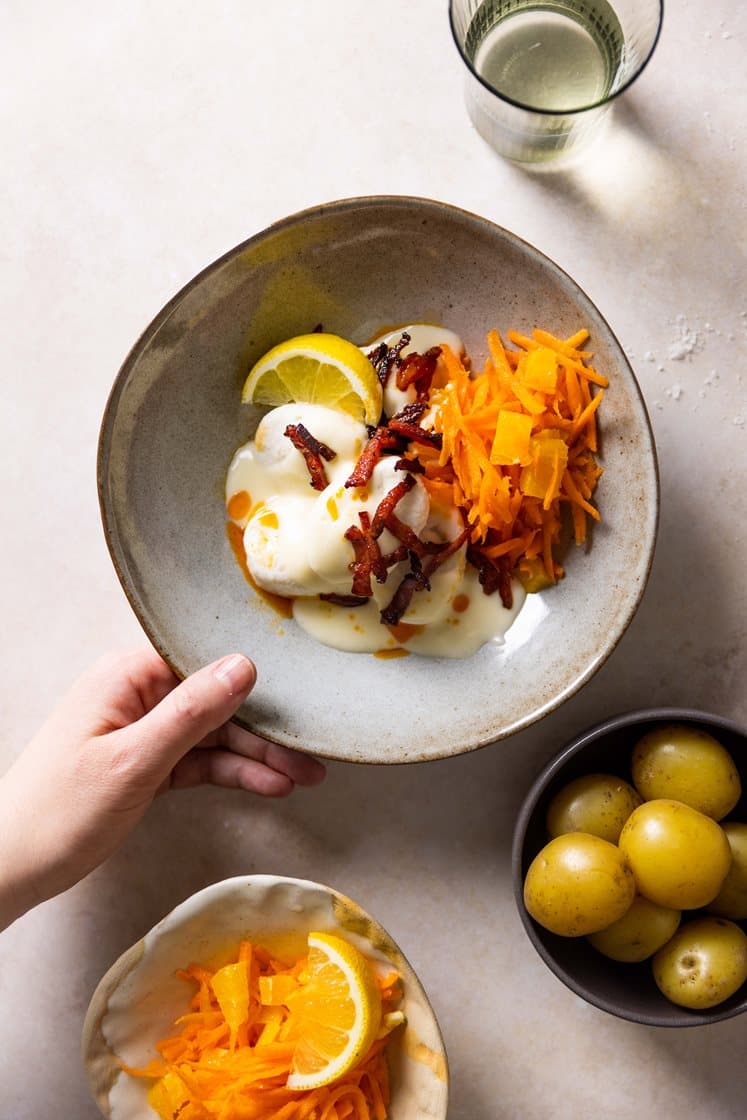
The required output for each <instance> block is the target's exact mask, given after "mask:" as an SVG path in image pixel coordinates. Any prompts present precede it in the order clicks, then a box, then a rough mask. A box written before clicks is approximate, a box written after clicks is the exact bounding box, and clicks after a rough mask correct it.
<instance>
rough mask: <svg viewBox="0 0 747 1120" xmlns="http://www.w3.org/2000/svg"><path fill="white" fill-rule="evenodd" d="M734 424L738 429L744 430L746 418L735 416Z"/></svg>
mask: <svg viewBox="0 0 747 1120" xmlns="http://www.w3.org/2000/svg"><path fill="white" fill-rule="evenodd" d="M732 424H734V425H736V427H737V428H743V427H744V416H735V417H734V419H733V420H732Z"/></svg>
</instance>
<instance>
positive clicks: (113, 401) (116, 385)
mask: <svg viewBox="0 0 747 1120" xmlns="http://www.w3.org/2000/svg"><path fill="white" fill-rule="evenodd" d="M382 206H385V207H393V208H395V209H407V208H410V207H413V206H415V207H422V208H424V209H425V210H429V211H434V212H435V213H437V214H439V215H441V216H442V215H443V214H444V212H446V213H447V214H450V215H451V216H452V217H454V218H456V219H459V220H461V221H467V222H469V223H476V224H477V225H479V226H482V227H483V228H485V229H487V230H489V231H490V232H492V233H496V232H497V233H499V234H500V235H501V236H502V237H504V238H506V239H507V240H508V241H509V242H512V243H514V244H517V245H519V246H520V247H522V248H523V249H525V250H526V251H528V252H529V253H530V254H534V255H535V256H536V257H537V258H538V259H539V260H540V261H541V262H542V263H543V264H544V265H545V266H549V267H550V269H551V270H552V271H554V272H555V273H556V274H558V275H559V276H560V278H561V279H562V280H563V281H565V282H566V283H567V284H569V285H570V287H571V288H572V289H573V290H574V292H575V293H576V294H577V295H580V296H581V298H582V299H583V300H585V301H586V302H587V303H588V304H589V306H590V308H591V309H592V310H593V311H594V312H595V314H596V315H597V316H598V318H599V320H600V322H601V323H602V325H603V326H604V329H605V330H606V331H607V334H608V337H609V339H610V340H611V342H612V343H613V344H614V346H615V347H617V349H618V351H619V354H620V358H621V360H622V363H623V366H624V368H625V370H626V372H627V377H626V380H627V381H628V382H629V389H630V391H631V393H632V394H633V395H634V396H635V397H636V399H637V402H638V405H639V407H640V411H641V419H642V425H643V429H644V431H645V434H646V436H647V440H648V444H649V446H650V452H651V469H652V481H653V494H652V507H653V508H652V514H653V516H652V531H651V536H650V540H649V542H648V555H647V558H646V565H645V570H643V571H642V572H641V579H640V583H639V585H638V587H637V589H636V590H635V592H634V593H633V594H632V595H631V597H630V609H629V611H628V613H627V616H626V617H625V618H624V619H623V620H622V621H618V623H617V625H616V626H615V627H614V628H613V629H612V630H610V631H608V632H607V633H606V637H605V644H604V647H603V648H602V649H601V651H598V652H597V654H596V656H594V657H591V658H589V660H588V663H587V664H586V665H585V667H584V669H583V671H582V672H580V673H578V674H577V675H576V676H575V677H574V679H573V680H572V681H570V682H569V683H568V685H567V686H566V687H565V688H564V689H563V690H562V691H560V692H559V693H558V694H557V695H555V696H553V697H552V698H551V699H550V700H548V701H546V702H545V703H544V704H541V705H539V706H537V707H536V708H534V709H532V710H531V711H530V712H529V713H528V714H526V715H524V716H521V717H518V718H517V719H515V720H514V721H513V722H512V723H510V724H508V725H506V726H504V727H502V728H499V729H498V730H497V731H496V730H494V729H491V730H490V732H487V731H479V732H477V733H473V734H471V735H470V737H469V738H468V739H466V740H464V741H463V742H462V743H461V745H460V749H459V750H458V751H455V750H452V749H448V748H446V749H442V750H439V749H435V750H431V751H429V752H428V753H427V754H422V755H419V756H410V757H407V758H396V759H390V758H367V759H365V760H361V759H358V758H353V757H347V756H346V755H344V754H340V753H339V752H331V753H325V751H324V749H323V748H321V749H320V748H319V747H315V748H313V753H314V754H315V755H317V756H319V757H321V758H327V759H329V760H331V761H354V762H361V761H365V763H366V764H367V765H382V766H383V765H386V766H390V765H406V764H409V763H413V762H429V761H436V760H438V759H443V758H451V757H454V756H455V755H460V754H469V753H471V752H472V751H475V750H479V749H481V748H483V747H486V746H489V745H490V744H491V743H495V742H498V741H500V740H501V739H507V738H510V737H511V736H512V735H515V734H516V733H517V732H519V731H523V730H524V729H525V728H527V727H530V726H531V725H532V724H534V723H537V722H538V721H539V720H541V719H544V718H545V716H547V715H549V714H550V713H551V712H553V711H555V710H556V709H557V708H559V707H560V706H561V705H562V704H563V703H565V701H566V700H568V699H570V697H571V696H573V695H575V693H576V692H578V691H579V690H580V689H581V688H582V687H583V686H584V685H585V684H586V683H587V682H588V681H589V680H590V679H591V678H592V677H593V676H594V674H595V673H596V672H597V671H598V670H599V669H600V668H601V667H602V665H603V664H604V663H605V662H606V661H607V659H608V658H609V657H610V656H611V655H612V653H613V652H614V651H615V649H616V648H617V646H618V644H619V643H620V641H621V639H622V637H623V635H624V634H625V632H626V630H627V628H628V626H629V624H630V622H631V621H632V619H633V617H634V616H635V614H636V612H637V610H638V608H639V606H640V603H641V600H642V598H643V595H644V594H645V591H646V587H647V585H648V581H649V577H650V574H651V568H652V565H653V560H654V555H655V551H656V541H657V536H658V529H659V521H660V513H661V476H660V469H659V461H658V456H657V451H656V441H655V439H654V432H653V426H652V423H651V418H650V416H649V413H648V409H647V407H646V401H645V399H644V396H643V392H642V390H641V386H640V384H639V382H638V379H637V377H636V375H635V372H634V371H633V368H632V366H631V365H630V362H629V360H628V358H627V355H626V353H625V350H624V348H623V346H622V343H621V342H620V340H619V339H618V337H617V335H616V334H615V332H614V331H613V330H612V328H611V326H610V324H609V323H608V321H607V319H606V318H605V316H604V315H603V314H602V313H601V311H600V310H599V308H598V307H597V305H596V303H594V301H593V300H592V299H591V297H590V296H589V295H588V294H587V293H586V291H585V290H584V289H583V288H582V287H581V285H580V284H579V283H578V282H577V281H576V280H575V279H574V278H573V277H572V276H571V275H570V274H569V273H568V272H566V270H565V269H564V268H562V267H561V266H560V265H559V264H558V263H557V262H556V261H554V260H553V259H552V258H551V257H549V256H548V255H547V254H546V253H544V252H542V250H541V249H538V248H537V247H536V246H535V245H534V244H532V242H530V241H527V240H526V239H525V238H522V237H520V236H519V235H518V234H516V233H513V232H512V231H511V230H508V229H506V227H505V226H502V225H499V224H498V223H497V222H494V221H492V220H490V219H489V218H485V217H483V216H482V215H480V214H476V213H474V212H473V211H470V210H466V209H464V208H463V207H459V206H455V205H453V204H452V203H448V202H442V201H439V200H437V199H433V198H427V197H424V196H417V195H398V194H381V195H361V196H349V197H345V198H340V199H336V200H332V201H329V202H324V203H318V204H316V205H312V206H309V207H306V208H304V209H302V210H298V211H295V212H294V213H292V214H289V215H287V216H285V217H283V218H280V219H278V220H276V221H275V222H272V223H271V224H270V225H268V226H266V227H264V228H263V229H261V230H259V231H258V232H257V233H255V234H253V235H252V236H251V237H249V238H247V239H245V240H244V241H241V242H239V243H238V244H237V245H234V246H233V247H232V248H230V249H228V250H227V251H226V252H224V253H222V254H221V255H220V256H219V257H217V258H216V259H215V260H213V261H212V262H210V263H209V264H207V265H206V266H205V267H204V268H202V269H201V270H200V271H199V272H197V273H196V274H195V276H193V277H192V279H191V280H189V281H188V282H187V283H186V284H185V285H184V286H183V287H182V288H180V289H179V291H178V292H176V293H175V295H173V296H172V297H171V299H170V300H168V302H167V303H165V304H164V306H163V307H162V308H161V310H160V311H159V312H158V313H157V314H156V315H155V316H154V318H153V319H152V320H151V321H150V323H149V324H148V325H147V326H146V327H145V328H144V329H143V330H142V331H141V333H140V335H139V336H138V337H137V339H136V340H135V342H134V343H133V344H132V346H131V347H130V349H129V351H128V352H127V355H126V357H125V358H124V361H123V362H122V364H121V366H120V368H119V370H118V372H117V374H116V377H115V379H114V382H113V384H112V387H111V389H110V392H109V395H108V398H107V401H106V405H105V407H104V412H103V415H102V419H101V425H100V428H99V437H98V444H97V453H96V484H97V495H98V504H99V514H100V517H101V522H102V527H103V530H104V538H105V541H106V546H107V549H108V551H109V556H110V558H111V561H112V564H113V565H114V570H115V572H116V575H117V578H118V580H119V583H120V586H121V587H122V590H123V591H124V594H125V597H126V599H127V601H128V602H129V604H130V607H131V609H132V611H133V613H134V614H135V617H136V619H137V620H138V622H139V624H140V626H141V628H142V629H143V631H144V632H145V635H146V637H147V638H148V640H149V642H150V643H151V645H152V646H153V648H154V649H155V650H156V652H157V653H158V654H159V656H160V657H161V658H162V659H163V660H164V661H165V662H166V664H167V665H168V666H169V668H170V669H171V671H172V672H173V673H174V675H175V676H176V677H177V678H178V679H179V680H183V679H184V678H185V676H186V675H187V674H186V673H185V671H184V669H182V668H181V667H180V665H179V663H178V658H177V656H176V655H174V654H173V653H171V652H170V651H169V650H168V649H167V648H166V646H165V645H164V643H162V642H161V641H159V639H158V637H157V636H156V633H155V627H154V626H153V625H152V623H151V621H150V620H149V619H148V617H147V614H146V612H145V611H143V610H142V609H141V607H140V605H139V603H138V598H137V595H136V594H135V592H134V590H133V589H131V588H130V587H129V584H128V576H127V573H126V569H125V565H124V564H123V563H121V562H120V560H119V557H118V552H117V541H118V539H119V533H118V529H117V527H116V523H115V517H114V514H113V511H112V512H111V513H110V511H109V503H108V496H107V476H108V464H109V452H110V448H111V442H112V433H113V428H114V424H115V421H116V412H117V406H118V404H119V400H120V397H121V395H122V392H123V390H124V388H125V385H126V383H127V379H128V377H129V375H130V372H131V370H132V368H133V366H134V365H135V363H136V361H137V360H138V358H139V356H140V354H141V352H142V351H143V350H144V348H145V347H146V346H147V344H148V343H149V341H150V340H151V339H152V338H153V337H154V336H155V335H156V334H157V332H158V331H159V330H160V328H161V327H162V326H163V324H164V323H165V322H166V321H167V320H168V318H169V317H170V316H171V315H172V313H173V312H174V311H175V310H176V308H177V307H178V306H179V304H180V303H181V302H182V301H183V300H184V299H185V298H186V297H187V296H188V295H189V294H190V293H191V292H192V291H193V290H194V289H195V288H196V287H197V286H198V285H199V284H200V283H202V281H203V280H204V279H205V278H206V277H208V276H210V275H211V274H212V273H214V272H217V271H218V270H219V269H220V268H222V267H223V265H224V264H226V263H228V262H229V261H230V260H231V259H233V258H234V257H236V256H238V255H240V254H243V253H244V252H246V251H247V250H248V249H250V248H251V247H252V246H253V245H255V244H258V243H260V242H261V241H262V240H263V239H264V238H266V237H267V236H268V235H269V234H271V233H275V232H279V231H281V230H284V229H289V228H292V227H293V226H296V225H298V224H300V223H302V222H304V221H306V220H308V219H309V218H322V217H324V216H326V215H329V214H331V213H345V212H346V211H349V210H360V209H365V210H368V209H374V208H377V207H382ZM232 720H233V722H235V723H237V724H238V725H239V726H240V727H243V728H244V729H246V730H247V731H251V732H254V733H256V731H255V728H254V727H253V725H252V724H251V722H250V721H249V720H247V719H245V718H243V717H242V716H241V714H240V713H236V714H235V715H234V716H233V717H232ZM263 737H264V738H266V739H267V740H269V741H272V742H277V743H280V744H281V745H285V746H289V745H291V744H289V743H287V742H285V741H284V740H283V739H282V737H281V738H278V739H273V738H272V735H271V734H270V733H269V732H263ZM293 746H294V749H297V750H301V751H304V750H307V751H308V752H311V748H304V747H303V745H301V744H297V743H294V744H293Z"/></svg>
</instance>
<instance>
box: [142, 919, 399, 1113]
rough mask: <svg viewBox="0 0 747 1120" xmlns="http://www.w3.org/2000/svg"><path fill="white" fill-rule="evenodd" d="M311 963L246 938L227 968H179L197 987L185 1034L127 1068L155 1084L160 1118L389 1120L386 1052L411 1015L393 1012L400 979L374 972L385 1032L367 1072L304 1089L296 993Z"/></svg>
mask: <svg viewBox="0 0 747 1120" xmlns="http://www.w3.org/2000/svg"><path fill="white" fill-rule="evenodd" d="M305 966H306V958H305V957H301V958H300V959H299V960H297V961H295V962H294V963H293V964H291V965H288V964H287V963H283V962H281V961H278V960H276V959H275V958H274V957H273V956H272V955H271V954H270V953H269V952H268V951H267V949H265V948H264V947H263V946H260V945H253V944H252V943H251V942H249V941H242V942H241V944H240V946H239V948H238V951H237V953H236V960H235V961H234V962H232V963H230V964H227V965H224V966H223V967H222V968H219V969H216V970H211V969H207V968H203V967H202V966H201V965H197V964H192V965H190V966H189V968H186V969H180V970H178V971H177V973H176V975H177V976H178V977H179V978H181V979H183V980H185V981H188V982H191V983H193V984H196V985H197V990H196V991H195V992H194V994H193V996H192V998H191V1000H189V1003H188V1008H189V1009H188V1010H187V1011H186V1012H185V1014H184V1015H182V1016H180V1017H179V1018H178V1019H177V1020H176V1023H175V1026H177V1027H179V1032H178V1034H175V1035H173V1036H171V1037H169V1038H164V1039H162V1040H161V1041H160V1042H158V1043H157V1046H156V1049H157V1050H158V1053H159V1054H160V1058H154V1059H153V1060H151V1061H150V1062H149V1063H148V1064H147V1065H146V1066H144V1067H141V1068H138V1069H134V1068H132V1067H129V1066H125V1065H123V1069H124V1070H125V1072H126V1073H128V1074H130V1075H132V1076H133V1077H140V1078H148V1079H151V1080H153V1085H152V1086H151V1087H150V1089H149V1091H148V1102H149V1104H150V1106H151V1108H153V1110H154V1111H155V1113H156V1114H157V1115H158V1116H159V1117H160V1118H161V1120H387V1116H388V1105H389V1071H388V1066H387V1061H386V1054H385V1047H386V1044H387V1041H388V1034H387V1032H388V1031H389V1030H391V1029H393V1026H394V1025H396V1023H397V1022H398V1021H401V1018H402V1016H401V1013H397V1014H396V1015H394V1016H392V1014H391V1013H392V1012H393V1011H394V1010H395V1008H396V1007H397V1005H398V1003H399V1002H400V1000H401V998H402V990H401V983H400V977H399V974H398V973H397V972H394V971H392V972H389V973H387V974H385V975H383V976H380V975H379V974H378V973H377V972H376V971H375V970H374V975H375V977H376V983H377V986H378V988H379V992H380V994H381V1001H382V1029H381V1031H380V1032H379V1037H378V1038H377V1040H376V1041H375V1042H374V1043H373V1045H372V1046H371V1048H370V1049H369V1051H368V1053H367V1054H366V1055H365V1056H364V1057H363V1058H362V1060H361V1061H360V1062H359V1063H358V1065H356V1066H355V1067H354V1068H353V1069H352V1070H350V1071H349V1072H348V1073H345V1074H343V1075H342V1076H341V1077H339V1078H338V1079H337V1080H335V1081H334V1082H333V1083H332V1084H331V1085H326V1086H324V1087H322V1088H319V1089H312V1090H308V1091H298V1090H292V1089H288V1088H287V1087H286V1081H287V1079H288V1075H289V1074H290V1072H291V1069H292V1064H293V1055H294V1050H295V1046H296V1042H295V1037H296V1030H297V1027H296V1024H297V1021H298V1011H297V1010H296V1005H295V1004H294V1000H293V993H295V992H297V991H298V989H299V983H300V981H299V977H302V973H303V971H304V968H305ZM285 1000H287V1001H288V1003H287V1004H286V1003H285V1002H284V1001H285ZM288 1005H290V1006H288ZM387 1017H388V1020H389V1025H387Z"/></svg>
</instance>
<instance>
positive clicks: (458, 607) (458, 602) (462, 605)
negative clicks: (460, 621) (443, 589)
mask: <svg viewBox="0 0 747 1120" xmlns="http://www.w3.org/2000/svg"><path fill="white" fill-rule="evenodd" d="M451 605H452V607H453V608H454V610H455V611H456V612H457V614H461V613H462V611H466V609H467V607H468V606H469V595H455V596H454V598H453V599H452V601H451Z"/></svg>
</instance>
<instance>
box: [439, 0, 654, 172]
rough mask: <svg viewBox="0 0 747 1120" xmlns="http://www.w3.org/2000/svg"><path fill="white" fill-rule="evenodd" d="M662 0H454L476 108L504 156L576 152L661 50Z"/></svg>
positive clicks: (531, 159)
mask: <svg viewBox="0 0 747 1120" xmlns="http://www.w3.org/2000/svg"><path fill="white" fill-rule="evenodd" d="M662 8H663V5H662V2H661V0H612V2H611V3H610V2H608V0H451V3H450V5H449V14H450V19H451V29H452V32H453V34H454V39H455V42H456V44H457V47H458V48H459V51H460V53H461V55H462V58H463V60H464V62H465V64H466V67H467V74H466V79H465V81H466V87H465V94H466V100H467V108H468V110H469V114H470V117H471V118H472V121H473V123H474V124H475V127H476V128H477V130H478V131H479V132H480V134H481V135H482V136H483V137H484V138H485V139H486V140H487V141H488V143H489V144H491V145H492V147H493V148H495V150H496V151H497V152H499V153H500V154H501V155H503V156H506V157H507V158H508V159H512V160H516V161H518V162H522V163H543V162H550V161H557V160H558V159H559V157H561V156H562V157H569V156H571V155H575V154H576V153H577V151H578V149H579V148H580V147H581V146H582V145H583V144H584V143H585V142H586V141H587V140H588V139H589V138H590V137H591V136H592V135H593V134H594V133H595V132H596V131H597V130H598V128H599V126H600V124H601V122H602V120H603V118H604V116H605V114H606V112H607V109H608V108H609V105H610V103H611V102H612V100H613V99H614V98H615V97H616V96H617V95H618V94H620V93H622V92H623V90H625V89H627V88H628V86H629V85H630V84H631V82H633V81H634V80H635V78H636V77H637V76H638V75H639V74H640V73H641V71H642V70H643V68H644V66H645V65H646V63H647V62H648V60H649V58H650V57H651V54H652V53H653V50H654V47H655V45H656V41H657V39H658V37H659V30H660V28H661V20H662Z"/></svg>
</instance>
